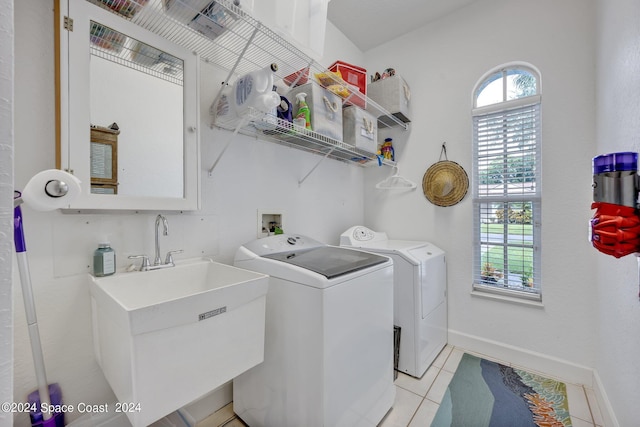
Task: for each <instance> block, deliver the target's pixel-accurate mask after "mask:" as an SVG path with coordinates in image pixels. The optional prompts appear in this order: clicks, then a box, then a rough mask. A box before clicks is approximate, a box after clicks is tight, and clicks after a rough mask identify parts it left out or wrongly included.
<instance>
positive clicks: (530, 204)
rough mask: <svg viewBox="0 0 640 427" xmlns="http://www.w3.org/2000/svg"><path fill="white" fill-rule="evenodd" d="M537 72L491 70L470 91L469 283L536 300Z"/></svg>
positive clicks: (523, 67) (520, 67) (513, 67)
mask: <svg viewBox="0 0 640 427" xmlns="http://www.w3.org/2000/svg"><path fill="white" fill-rule="evenodd" d="M540 104H541V82H540V73H539V72H538V71H537V70H536V69H535V67H533V66H531V65H529V64H522V63H516V64H507V65H503V66H500V67H498V68H496V69H494V70H491V71H490V72H488V73H487V74H485V75H484V76H483V77H482V78H481V79H480V80H479V81H478V83H477V84H476V86H475V88H474V90H473V106H474V108H473V111H472V114H473V151H474V153H473V154H474V159H473V160H474V161H473V183H474V184H473V185H474V186H473V196H474V197H473V206H474V220H473V226H474V257H473V271H474V273H473V286H474V290H476V291H483V292H493V293H501V294H506V295H509V296H515V297H520V298H526V299H534V300H540V299H541V289H540V206H541V195H540V148H541V147H540V142H541V128H540Z"/></svg>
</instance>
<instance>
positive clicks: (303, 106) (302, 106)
mask: <svg viewBox="0 0 640 427" xmlns="http://www.w3.org/2000/svg"><path fill="white" fill-rule="evenodd" d="M306 97H307V94H306V93H304V92H300V93H299V94H297V95H296V99H297V101H298V113H297V114H296V117H295V119H296V120H294V122H297V121H299V122H300V123H302V120H303V119H304V127H305V128H306V129H309V130H311V111H310V110H309V106H308V105H307V101H305V99H306Z"/></svg>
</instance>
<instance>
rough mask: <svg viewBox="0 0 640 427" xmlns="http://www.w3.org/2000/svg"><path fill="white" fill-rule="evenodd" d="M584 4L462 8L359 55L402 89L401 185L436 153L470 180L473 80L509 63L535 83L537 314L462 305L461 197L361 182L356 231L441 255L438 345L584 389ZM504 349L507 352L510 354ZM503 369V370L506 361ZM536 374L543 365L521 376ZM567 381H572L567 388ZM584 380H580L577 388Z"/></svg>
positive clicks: (590, 43) (590, 141) (589, 18)
mask: <svg viewBox="0 0 640 427" xmlns="http://www.w3.org/2000/svg"><path fill="white" fill-rule="evenodd" d="M594 23H595V18H594V2H593V1H584V0H564V1H561V2H558V1H555V0H542V1H538V2H536V4H535V7H532V5H531V2H527V1H525V0H486V1H478V2H474V3H472V4H471V5H470V6H468V7H465V8H463V9H461V10H459V11H457V12H454V13H452V14H450V15H448V16H446V17H444V18H443V19H440V20H438V21H436V22H433V23H431V24H428V25H427V26H425V27H423V28H421V29H419V30H417V31H414V32H412V33H410V34H408V35H406V36H404V37H401V38H398V39H396V40H394V41H392V42H389V43H387V44H385V45H383V46H380V47H379V48H376V49H372V50H370V51H367V52H365V57H366V59H367V69H368V70H369V74H372V73H373V72H375V71H382V70H384V69H385V68H387V67H393V68H395V69H396V71H397V72H398V73H399V74H400V75H402V76H403V77H404V78H405V79H406V80H407V82H408V83H409V85H410V86H411V92H412V102H413V117H412V119H413V121H412V124H411V130H410V131H409V132H408V133H406V134H405V135H403V136H401V137H398V138H394V141H395V150H396V158H397V160H398V161H399V164H400V171H401V173H402V175H404V176H405V177H407V178H409V179H411V180H412V181H414V182H416V183H418V184H420V183H421V182H422V177H423V175H424V173H425V171H426V170H427V168H428V167H429V166H430V165H431V164H433V163H434V162H436V161H438V158H439V156H440V149H441V145H442V143H443V142H444V141H446V142H447V150H448V158H449V160H453V161H456V162H458V163H460V164H461V165H462V166H463V167H464V168H465V170H466V171H467V173H468V174H471V172H472V164H471V159H472V145H471V144H472V140H471V138H472V122H471V108H472V90H473V88H474V86H475V84H476V83H477V81H478V80H479V79H480V78H481V77H482V76H483V74H484V73H485V72H487V71H489V70H491V69H493V68H494V67H497V66H499V65H501V64H504V63H507V62H512V61H526V62H529V63H531V64H533V65H535V66H536V67H537V68H538V69H539V70H540V71H541V73H542V129H543V135H542V174H543V180H542V197H543V199H542V200H543V201H542V203H543V205H542V206H543V208H542V209H543V210H542V293H543V304H544V306H543V307H534V306H525V305H520V304H514V303H509V302H503V301H495V300H489V299H486V298H481V297H476V296H472V295H471V282H472V280H471V277H472V271H471V257H472V238H473V237H472V236H473V231H472V203H471V201H472V200H471V195H470V194H468V195H467V196H466V197H465V199H464V200H463V201H462V202H461V203H460V204H458V205H455V206H453V207H447V208H443V207H437V206H435V205H432V204H431V203H429V201H428V200H427V199H426V198H425V197H424V195H423V194H422V191H421V187H420V185H419V187H418V189H417V190H416V191H414V192H412V193H394V192H381V191H379V190H375V188H374V185H375V183H376V182H377V181H379V180H381V179H382V178H383V177H384V176H386V175H387V174H388V171H377V170H372V171H367V172H366V173H365V177H366V179H365V194H366V196H365V223H366V225H368V226H370V227H372V228H373V229H380V230H386V231H387V233H388V234H389V235H390V236H391V237H392V238H408V239H420V240H429V241H431V242H433V243H435V244H436V245H438V246H440V247H442V248H443V249H444V250H445V251H446V252H447V254H448V284H449V328H450V335H449V339H450V342H452V343H457V344H463V345H465V346H475V347H476V348H477V349H478V350H482V349H484V348H487V346H485V345H484V344H497V345H498V347H502V351H503V354H502V355H503V356H504V355H508V356H509V358H510V360H513V361H514V362H516V363H517V362H519V363H525V362H526V363H527V364H537V363H540V360H539V358H538V359H537V360H525V359H524V357H526V355H527V354H528V355H540V354H541V355H543V358H547V359H556V360H558V361H561V362H566V363H565V365H566V366H575V367H576V370H575V372H574V371H570V370H567V369H565V368H566V366H565V368H563V372H557V373H558V374H562V376H563V377H567V376H570V377H573V378H572V379H573V380H576V379H578V380H581V379H582V380H586V381H590V375H589V372H590V371H589V369H583V368H584V367H592V366H593V363H594V345H595V343H594V340H593V333H594V327H595V322H594V317H593V314H594V302H595V298H596V297H595V289H596V287H595V280H594V275H595V268H594V263H595V257H596V255H595V254H594V251H593V250H592V249H591V247H590V245H589V243H588V241H587V225H588V221H589V217H590V215H591V211H590V204H591V157H592V156H593V155H594V153H595V139H594V132H595V127H594V119H595V105H594V100H595V92H594V83H595V76H594V68H595V57H594V53H595V52H594V41H595V37H594ZM511 350H517V351H518V352H519V353H518V352H516V353H517V354H516V353H513V354H511V353H512V352H511ZM514 359H515V360H514ZM530 367H532V368H535V367H538V368H539V369H541V370H546V371H548V370H549V369H552V367H551V366H549V365H542V364H541V365H537V366H530ZM576 376H577V377H579V378H575V377H576ZM585 376H587V377H589V378H585Z"/></svg>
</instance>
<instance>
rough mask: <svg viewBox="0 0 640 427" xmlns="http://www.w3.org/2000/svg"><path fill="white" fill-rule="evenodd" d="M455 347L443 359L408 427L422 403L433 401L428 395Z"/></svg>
mask: <svg viewBox="0 0 640 427" xmlns="http://www.w3.org/2000/svg"><path fill="white" fill-rule="evenodd" d="M455 348H456V347H455V346H452V347H451V351H450V352H449V354H448V355H447V357H445V359H444V360H443V361H442V367H439V368H438V373H437V374H436V376H435V377H434V378H433V381H432V382H431V384H430V385H429V387H428V388H427V391H426V392H425V393H424V396H421V397H422V400H421V401H420V404H419V405H418V407H417V408H416V410H415V411H414V412H413V415H411V418H410V419H409V423H407V427H409V426H410V425H411V423H412V422H413V420H414V418H415V417H416V414H417V413H418V411H419V410H420V407H421V406H422V404H423V403H424V401H425V400H429V401H430V402H433V400H431V399H427V395H428V394H429V391H431V388H433V385H434V384H435V383H436V381H437V380H438V377H439V376H440V374H441V373H442V371H443V370H444V366H445V365H446V364H447V361H448V360H449V357H451V354H453V350H455ZM431 366H433V365H431ZM400 388H402V387H400ZM407 391H409V392H411V390H407ZM414 394H415V393H414ZM417 396H420V395H417ZM434 403H437V402H434ZM437 405H438V407H440V403H437Z"/></svg>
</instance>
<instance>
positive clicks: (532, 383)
mask: <svg viewBox="0 0 640 427" xmlns="http://www.w3.org/2000/svg"><path fill="white" fill-rule="evenodd" d="M570 426H571V418H570V417H569V404H568V402H567V389H566V386H565V384H564V383H562V382H558V381H555V380H550V379H548V378H544V377H541V376H539V375H535V374H531V373H528V372H525V371H522V370H520V369H514V368H510V367H508V366H504V365H501V364H499V363H496V362H490V361H488V360H485V359H481V358H479V357H475V356H472V355H470V354H467V353H465V354H464V355H463V356H462V360H461V361H460V364H459V365H458V369H457V370H456V372H455V374H454V375H453V379H452V380H451V383H450V384H449V387H448V388H447V392H446V393H445V395H444V398H443V399H442V403H441V404H440V408H439V409H438V412H437V413H436V416H435V418H434V420H433V422H432V423H431V427H570Z"/></svg>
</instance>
